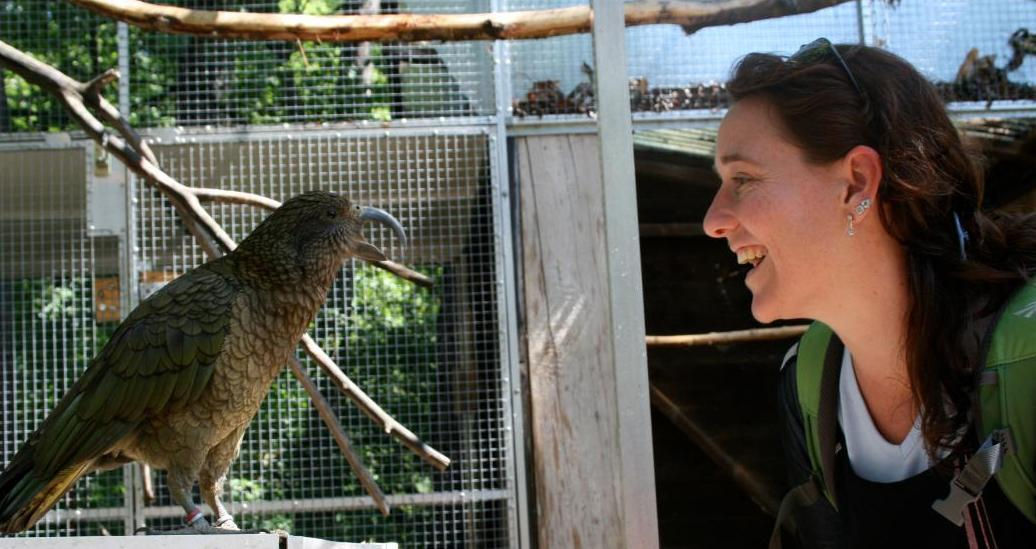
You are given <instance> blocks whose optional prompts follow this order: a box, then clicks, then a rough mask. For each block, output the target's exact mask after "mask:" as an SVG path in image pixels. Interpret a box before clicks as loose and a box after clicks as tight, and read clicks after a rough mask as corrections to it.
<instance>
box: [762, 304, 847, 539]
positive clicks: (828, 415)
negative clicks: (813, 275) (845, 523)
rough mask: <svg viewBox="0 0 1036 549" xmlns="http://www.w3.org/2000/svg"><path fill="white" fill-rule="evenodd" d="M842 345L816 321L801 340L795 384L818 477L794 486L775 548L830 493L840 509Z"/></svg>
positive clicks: (785, 500)
mask: <svg viewBox="0 0 1036 549" xmlns="http://www.w3.org/2000/svg"><path fill="white" fill-rule="evenodd" d="M844 348H845V347H844V345H842V342H841V341H840V340H839V339H838V338H837V337H835V335H834V332H832V331H831V328H828V327H827V326H826V325H824V324H822V323H820V322H814V323H813V325H812V326H810V327H809V329H808V330H806V333H805V334H803V336H802V339H800V340H799V346H798V359H797V360H796V366H795V385H796V392H797V393H798V399H799V408H800V410H801V412H802V424H803V430H804V431H805V438H806V453H807V454H808V455H809V462H810V466H811V468H812V470H813V473H812V474H811V475H810V477H809V478H808V479H807V480H806V481H805V482H803V483H802V484H799V485H798V486H795V487H792V489H791V490H789V491H788V493H787V494H785V495H784V498H783V499H782V500H781V505H780V508H779V509H778V510H777V520H776V522H775V523H774V527H773V531H772V532H771V534H770V544H769V549H781V541H782V538H781V532H782V531H787V532H790V533H794V532H795V531H796V530H797V525H796V524H795V520H794V511H795V509H798V508H802V507H809V506H811V505H813V504H814V503H816V502H817V500H818V499H819V498H820V494H821V493H822V494H824V497H826V498H827V500H828V501H829V502H831V505H833V506H835V508H836V509H837V508H838V506H837V505H836V504H835V501H836V499H835V490H834V488H835V482H834V463H835V437H836V435H837V427H838V425H837V424H838V377H839V373H840V371H841V368H842V352H843V350H844Z"/></svg>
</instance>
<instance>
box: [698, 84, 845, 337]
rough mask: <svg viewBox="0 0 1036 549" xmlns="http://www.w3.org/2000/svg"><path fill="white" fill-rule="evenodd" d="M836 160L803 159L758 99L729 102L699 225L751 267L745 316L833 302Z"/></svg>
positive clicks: (841, 234) (840, 251) (790, 314)
mask: <svg viewBox="0 0 1036 549" xmlns="http://www.w3.org/2000/svg"><path fill="white" fill-rule="evenodd" d="M837 165H838V163H837V162H836V163H834V164H832V165H830V166H816V165H812V164H808V163H806V161H805V159H804V156H803V151H802V150H801V149H799V148H798V147H796V146H795V145H793V144H791V143H790V142H789V141H787V140H786V139H785V138H784V137H783V135H782V128H781V126H780V124H779V122H778V120H777V118H776V116H775V114H774V113H773V112H772V111H771V107H770V105H769V104H768V103H767V102H766V101H765V100H763V99H761V98H751V97H750V98H746V99H743V100H741V101H738V102H737V103H735V104H734V106H733V107H731V108H730V111H729V112H728V113H727V116H726V118H724V120H723V123H722V125H720V129H719V136H718V139H717V142H716V164H715V168H716V171H717V173H718V174H719V176H720V178H721V180H722V184H721V186H720V188H719V191H718V192H717V193H716V196H715V197H714V198H713V200H712V205H711V206H710V207H709V211H708V212H707V213H706V214H705V231H706V233H708V235H709V236H712V237H714V238H725V239H727V244H728V245H729V246H730V249H731V250H732V251H733V252H734V253H736V254H737V257H738V263H742V264H748V265H750V266H751V269H750V270H749V271H748V274H747V275H746V276H745V285H746V286H748V289H749V290H750V291H751V292H752V315H753V316H754V317H755V318H756V319H757V320H759V321H760V322H771V321H773V320H777V319H782V318H817V317H818V313H819V312H820V311H822V310H825V309H824V308H825V307H830V306H831V305H832V304H835V306H837V303H838V301H837V300H838V290H839V280H838V276H837V273H838V266H839V264H840V262H842V258H843V256H844V254H845V253H846V250H845V248H846V246H845V245H844V244H845V240H846V239H848V238H849V237H848V235H847V234H846V229H847V222H848V220H847V218H846V217H844V216H843V213H842V212H843V211H844V210H843V208H842V207H841V203H842V200H843V197H844V193H845V189H846V185H840V184H838V183H839V182H838V177H839V172H838V171H837Z"/></svg>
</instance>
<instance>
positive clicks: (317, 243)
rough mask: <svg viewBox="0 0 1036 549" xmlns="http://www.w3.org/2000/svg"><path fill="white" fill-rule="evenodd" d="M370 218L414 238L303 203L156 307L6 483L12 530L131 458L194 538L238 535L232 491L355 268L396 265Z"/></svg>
mask: <svg viewBox="0 0 1036 549" xmlns="http://www.w3.org/2000/svg"><path fill="white" fill-rule="evenodd" d="M366 221H374V222H377V223H381V224H383V225H386V226H388V227H389V228H391V229H392V230H393V231H394V232H395V233H396V235H397V236H398V237H399V238H400V239H401V240H402V241H403V242H405V241H406V234H405V232H404V231H403V227H402V226H401V225H400V224H399V221H397V220H396V219H395V218H393V217H392V216H391V215H389V214H388V213H386V212H385V211H383V210H380V209H377V208H372V207H361V206H358V205H354V204H352V203H351V202H350V201H349V199H348V198H346V197H344V196H341V195H338V194H335V193H330V192H324V191H311V192H307V193H304V194H301V195H298V196H296V197H293V198H291V199H290V200H288V201H287V202H285V203H284V204H283V205H282V206H281V207H280V208H278V209H277V210H275V211H274V212H273V213H272V214H270V215H269V216H268V217H267V218H266V219H265V220H264V221H263V222H262V223H260V224H259V226H258V227H256V228H255V230H254V231H252V233H251V234H250V235H249V236H248V237H247V238H245V239H244V241H242V242H241V244H240V245H239V246H238V247H237V249H235V250H233V251H232V252H230V253H228V254H227V255H225V256H223V257H220V258H218V259H215V260H212V261H209V262H208V263H205V264H203V265H201V266H199V267H197V268H195V269H193V270H191V271H188V272H187V273H185V274H184V275H182V276H180V277H179V278H177V279H175V280H173V281H172V282H170V283H169V284H167V285H166V286H165V287H163V288H162V289H160V290H159V291H157V292H155V293H154V294H153V295H151V296H150V297H148V298H147V299H145V300H144V301H143V302H142V303H141V304H140V305H139V306H138V307H137V308H136V309H134V310H133V312H132V313H130V315H129V316H128V317H127V318H126V320H125V321H123V322H122V324H121V325H119V327H118V328H117V329H116V330H115V333H114V334H113V335H112V337H111V339H110V340H109V341H108V343H107V344H106V345H105V346H104V347H103V348H102V349H101V351H100V352H99V353H98V354H97V356H96V357H94V358H93V360H91V361H90V364H89V366H88V367H87V369H86V371H85V372H83V375H82V377H80V378H79V379H78V380H77V381H76V382H75V384H73V385H72V388H71V389H69V390H68V393H66V394H65V396H64V397H62V399H61V401H60V402H59V403H58V405H57V406H56V407H55V408H54V410H53V411H52V412H51V413H50V415H49V416H47V418H46V419H45V420H44V421H43V423H42V424H41V425H40V427H39V428H38V429H37V430H36V431H35V432H33V433H32V434H31V435H29V437H28V439H27V440H26V441H25V443H24V444H23V445H22V446H21V448H20V449H19V450H18V452H17V454H15V456H14V458H13V459H12V460H11V462H10V463H8V464H7V467H6V468H5V469H4V470H3V473H2V474H0V532H2V533H14V532H20V531H22V530H25V529H26V528H29V527H31V526H32V525H34V524H35V523H36V522H37V521H39V520H40V518H41V517H43V515H44V514H45V513H46V512H47V510H49V509H50V508H51V507H52V506H53V505H54V503H56V502H57V501H58V500H59V499H60V498H61V496H63V495H64V494H65V493H66V492H67V491H68V490H69V489H70V488H71V487H72V485H73V484H74V483H75V482H76V480H77V479H79V478H80V477H82V476H83V475H85V474H87V473H90V472H91V471H104V470H107V469H112V468H115V467H118V466H120V465H122V464H124V463H129V462H131V461H138V462H142V463H146V464H148V465H150V466H151V467H153V468H156V469H164V470H166V471H167V473H168V485H169V492H170V495H171V496H172V499H173V500H174V501H175V502H176V503H177V504H178V505H180V506H182V507H183V509H184V512H185V513H186V517H185V522H186V523H187V525H188V527H189V528H193V529H194V530H196V531H198V532H215V531H226V530H237V526H236V525H235V524H234V520H233V517H232V516H231V515H230V514H229V513H228V512H227V510H226V508H225V507H224V506H223V503H222V502H221V501H220V495H221V493H222V487H223V482H224V480H225V479H226V474H227V470H228V469H229V468H230V464H231V463H232V462H233V461H234V459H235V458H236V457H237V454H238V450H239V449H240V446H241V439H242V438H243V436H244V432H245V429H246V428H247V427H248V424H249V422H250V421H251V420H252V417H254V416H255V414H256V412H257V411H258V409H259V405H260V403H261V402H262V400H263V398H264V397H265V396H266V393H267V391H268V390H269V388H270V384H271V383H272V382H273V380H274V378H275V377H276V376H277V375H278V373H279V372H280V371H281V368H282V367H283V366H284V365H285V363H287V361H288V360H290V358H291V357H292V355H293V353H294V350H295V347H296V344H297V343H298V342H299V340H300V339H301V338H302V336H303V334H304V333H305V330H306V327H307V326H308V325H309V323H310V322H311V321H312V320H313V318H314V317H315V316H316V313H317V311H318V309H319V308H320V306H321V305H322V304H323V303H324V301H325V300H326V298H327V293H328V291H329V290H330V288H331V284H332V283H333V282H334V280H335V277H336V275H337V274H338V273H339V271H340V270H341V268H342V264H343V263H344V262H345V261H346V260H347V259H349V258H350V257H357V258H360V259H363V260H367V261H382V260H385V259H386V257H385V255H384V254H383V253H382V252H381V251H380V250H379V249H378V248H377V247H375V246H373V245H372V244H370V243H368V242H367V241H366V240H365V239H364V237H363V234H362V233H361V229H362V227H363V224H364V222H366ZM195 482H198V483H199V487H200V491H201V496H202V498H203V499H204V500H205V503H207V504H208V505H209V507H210V508H211V509H212V512H213V513H214V515H215V516H214V517H213V518H214V520H213V522H212V523H211V524H210V523H209V522H208V521H207V520H206V519H205V517H204V516H203V515H202V511H201V508H200V507H199V506H198V505H197V504H195V502H194V498H193V495H192V492H193V488H194V483H195Z"/></svg>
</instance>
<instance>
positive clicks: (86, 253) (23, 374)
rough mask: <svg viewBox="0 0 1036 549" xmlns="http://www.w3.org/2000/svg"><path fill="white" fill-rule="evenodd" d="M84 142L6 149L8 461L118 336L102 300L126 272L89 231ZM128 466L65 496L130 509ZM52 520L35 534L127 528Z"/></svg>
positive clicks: (1, 202)
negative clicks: (126, 493)
mask: <svg viewBox="0 0 1036 549" xmlns="http://www.w3.org/2000/svg"><path fill="white" fill-rule="evenodd" d="M86 157H87V155H86V150H85V149H84V148H83V147H62V148H55V149H47V148H42V149H40V148H38V149H33V150H2V151H0V165H2V166H3V167H4V169H2V170H0V365H2V368H0V425H3V426H4V429H3V432H2V437H3V438H2V439H0V461H3V463H5V464H6V463H9V462H10V460H11V458H13V457H14V454H15V452H16V451H17V449H18V448H19V447H20V445H21V444H22V442H23V441H24V440H25V437H26V435H28V433H30V432H31V431H33V430H35V428H36V427H37V426H38V425H39V424H40V423H41V422H42V421H43V419H44V417H45V416H46V414H47V413H48V412H49V411H50V410H51V409H53V408H54V406H55V405H56V404H57V402H58V400H59V399H60V398H61V397H62V396H63V395H64V393H65V391H66V390H67V389H68V388H69V387H70V386H71V385H72V383H73V382H74V381H75V380H76V379H77V378H78V376H79V374H81V373H82V372H83V370H84V369H85V368H86V365H87V363H88V361H89V359H90V358H91V357H92V356H93V355H94V353H95V352H96V351H97V350H98V349H100V347H101V345H103V344H104V343H105V341H107V338H108V337H109V336H110V335H111V329H110V325H108V324H105V323H104V322H103V321H102V320H101V318H102V317H103V316H104V314H105V312H104V311H103V310H101V309H100V308H99V305H100V304H101V303H102V302H103V301H102V300H99V299H98V294H99V292H100V290H101V289H102V288H103V287H105V284H106V281H108V280H111V279H112V277H117V276H118V242H117V241H116V240H114V239H112V238H98V239H93V238H89V237H88V234H87V233H88V230H87V229H88V228H87V220H86V188H87V187H86V177H87V160H86ZM123 486H124V484H123V478H122V471H121V470H115V471H110V472H107V473H102V474H99V475H93V476H91V477H88V478H86V479H84V480H83V481H82V482H80V483H78V484H77V485H76V487H75V488H74V489H73V490H72V491H71V492H69V494H68V495H66V496H65V497H64V498H63V499H62V500H61V503H60V506H61V507H62V508H66V509H98V508H113V507H120V508H121V507H124V505H125V502H124V498H123V493H124V488H123ZM64 518H65V519H68V520H64V521H62V520H60V519H58V518H55V519H54V520H51V521H47V522H45V523H43V524H41V525H40V526H37V527H36V528H35V529H34V531H33V532H31V533H32V534H34V535H55V534H78V535H89V534H95V535H97V534H100V533H101V532H102V528H104V529H107V530H108V531H109V532H112V533H121V532H122V523H121V522H119V521H118V520H116V521H110V522H107V521H106V522H99V523H81V522H79V521H76V520H74V518H75V517H74V516H71V515H68V514H66V515H65V516H64Z"/></svg>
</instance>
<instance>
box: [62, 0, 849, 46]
mask: <svg viewBox="0 0 1036 549" xmlns="http://www.w3.org/2000/svg"><path fill="white" fill-rule="evenodd" d="M71 1H72V2H73V3H75V4H78V5H80V6H83V7H84V8H87V9H89V10H91V11H94V12H96V13H99V14H101V15H103V16H105V17H110V18H112V19H118V20H120V21H125V22H126V23H129V24H131V25H135V26H137V27H140V28H143V29H148V30H153V31H158V32H166V33H175V34H193V35H197V36H206V37H210V38H243V39H249V40H288V41H296V40H312V41H319V42H418V41H423V40H443V41H462V40H497V39H506V40H519V39H528V38H547V37H550V36H560V35H565V34H579V33H584V32H589V30H590V23H591V20H592V17H593V13H592V11H591V10H590V8H589V7H588V6H574V7H569V8H558V9H546V10H536V11H513V12H499V13H465V14H383V15H298V14H280V13H246V12H230V11H205V10H192V9H187V8H180V7H176V6H168V5H161V4H150V3H147V2H141V1H138V0H71ZM846 1H848V0H795V1H789V0H727V1H726V2H691V1H686V0H684V1H681V0H675V1H669V2H657V1H651V2H639V3H632V4H626V5H625V11H626V25H627V26H631V27H632V26H636V25H652V24H661V23H669V24H675V25H680V26H681V27H683V29H684V30H685V31H687V32H694V31H696V30H699V29H701V28H704V27H709V26H717V25H732V24H734V23H745V22H748V21H755V20H758V19H767V18H771V17H783V16H786V15H794V14H798V13H809V12H813V11H816V10H819V9H821V8H826V7H829V6H834V5H836V4H841V3H844V2H846Z"/></svg>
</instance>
